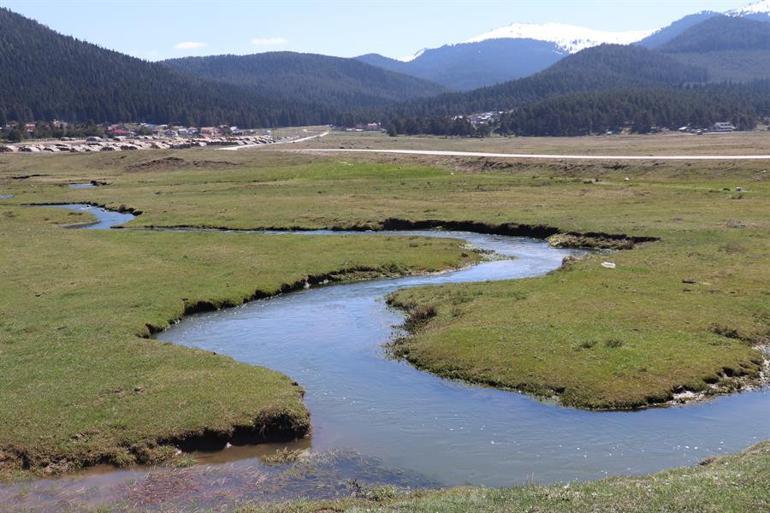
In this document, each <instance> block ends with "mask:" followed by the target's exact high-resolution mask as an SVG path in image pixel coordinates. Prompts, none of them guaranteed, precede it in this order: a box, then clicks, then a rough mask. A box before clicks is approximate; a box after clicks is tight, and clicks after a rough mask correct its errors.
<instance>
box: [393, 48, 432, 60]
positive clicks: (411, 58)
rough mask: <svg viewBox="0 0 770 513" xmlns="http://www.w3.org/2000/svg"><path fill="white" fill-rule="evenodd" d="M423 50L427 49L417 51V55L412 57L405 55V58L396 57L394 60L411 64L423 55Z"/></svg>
mask: <svg viewBox="0 0 770 513" xmlns="http://www.w3.org/2000/svg"><path fill="white" fill-rule="evenodd" d="M425 50H427V48H423V49H422V50H418V51H417V53H415V54H412V55H407V56H406V57H398V58H397V59H396V60H399V61H401V62H412V61H413V60H415V59H416V58H418V57H419V56H420V55H422V54H424V53H425Z"/></svg>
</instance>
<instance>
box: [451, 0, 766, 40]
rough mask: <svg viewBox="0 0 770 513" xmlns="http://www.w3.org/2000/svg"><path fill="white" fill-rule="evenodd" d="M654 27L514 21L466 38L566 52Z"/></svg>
mask: <svg viewBox="0 0 770 513" xmlns="http://www.w3.org/2000/svg"><path fill="white" fill-rule="evenodd" d="M768 1H770V0H768ZM653 32H654V30H634V31H626V32H607V31H602V30H594V29H590V28H586V27H579V26H577V25H568V24H565V23H544V24H541V25H538V24H534V23H513V24H511V25H508V26H506V27H500V28H497V29H494V30H491V31H489V32H486V33H484V34H481V35H479V36H476V37H472V38H470V39H468V40H467V41H465V42H466V43H478V42H480V41H486V40H489V39H534V40H536V41H547V42H550V43H554V44H555V45H556V46H558V47H559V48H560V49H562V50H563V51H564V52H567V53H576V52H579V51H580V50H584V49H586V48H590V47H592V46H598V45H601V44H605V43H611V44H631V43H635V42H637V41H640V40H642V39H644V38H645V37H647V36H649V35H650V34H652V33H653Z"/></svg>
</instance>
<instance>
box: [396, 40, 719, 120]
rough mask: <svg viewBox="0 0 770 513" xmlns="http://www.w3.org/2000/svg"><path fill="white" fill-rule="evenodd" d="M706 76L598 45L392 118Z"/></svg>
mask: <svg viewBox="0 0 770 513" xmlns="http://www.w3.org/2000/svg"><path fill="white" fill-rule="evenodd" d="M706 79H707V74H706V71H705V70H703V69H702V68H698V67H695V66H687V65H683V64H681V63H680V62H678V61H676V60H675V59H673V58H671V57H669V56H667V55H664V54H661V53H659V52H654V51H651V50H648V49H646V48H643V47H638V46H620V45H602V46H597V47H595V48H589V49H587V50H583V51H581V52H578V53H576V54H574V55H571V56H569V57H566V58H564V59H563V60H561V61H559V62H558V63H556V64H555V65H553V66H551V67H550V68H548V69H547V70H545V71H542V72H540V73H538V74H536V75H533V76H531V77H527V78H523V79H520V80H514V81H511V82H506V83H504V84H500V85H497V86H492V87H485V88H481V89H476V90H474V91H470V92H467V93H452V94H444V95H441V96H437V97H435V98H428V99H426V100H418V101H413V102H409V103H406V104H404V105H402V106H399V107H398V108H396V109H394V110H392V111H391V113H390V114H391V117H396V118H397V117H415V116H416V117H423V116H452V115H457V114H467V113H471V112H483V111H491V110H509V109H513V108H516V107H520V106H522V105H525V104H527V103H530V102H535V101H539V100H542V99H545V98H549V97H552V96H558V95H562V94H568V93H575V92H581V91H605V90H611V89H617V88H621V87H624V88H631V87H636V88H640V87H665V86H670V87H674V86H679V85H682V84H686V83H701V82H705V81H706Z"/></svg>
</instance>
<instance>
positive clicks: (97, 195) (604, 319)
mask: <svg viewBox="0 0 770 513" xmlns="http://www.w3.org/2000/svg"><path fill="white" fill-rule="evenodd" d="M333 137H337V136H329V137H328V138H326V139H325V140H320V141H317V142H314V143H308V144H311V145H312V144H317V145H318V146H328V145H329V144H338V142H335V140H334V139H332V138H333ZM344 137H347V138H348V139H346V140H349V139H350V138H352V137H353V136H344ZM366 137H370V136H366ZM424 139H425V138H414V140H413V141H411V142H410V140H407V139H402V138H398V139H396V141H395V143H393V142H391V145H392V146H395V147H401V146H402V144H415V145H416V144H424V142H423V141H424ZM350 140H352V139H350ZM700 140H704V139H703V138H701V139H700ZM363 141H365V142H364V143H361V144H363V145H372V144H381V145H384V144H386V143H387V142H388V141H390V140H389V139H388V138H385V137H380V139H378V140H377V141H376V143H370V141H369V140H368V139H363ZM415 141H416V142H415ZM439 141H443V140H439ZM450 142H451V144H452V145H453V146H458V145H460V144H461V142H460V141H453V140H450ZM396 143H398V144H396ZM493 143H494V141H493V142H488V143H484V144H493ZM436 144H437V145H439V144H438V142H437V143H436ZM463 144H465V143H463ZM467 144H468V147H467V148H465V149H469V150H473V149H475V146H476V145H478V144H481V143H477V142H475V141H468V142H467ZM521 144H534V143H531V142H530V143H527V142H521ZM571 144H579V142H575V141H573V142H572V143H571ZM646 144H648V143H646ZM688 144H689V143H688ZM439 146H440V145H439ZM291 149H292V148H283V149H281V150H280V151H275V150H269V149H259V150H246V151H240V152H220V151H213V150H207V149H206V150H185V151H177V152H169V151H150V152H121V153H116V154H90V155H10V156H1V157H0V194H4V193H10V194H14V195H15V197H14V198H11V199H5V200H0V211H2V214H1V215H2V217H0V223H2V227H3V229H2V232H1V233H2V234H1V235H0V236H2V237H3V239H4V243H3V246H2V250H0V251H1V252H2V253H0V254H1V255H2V256H0V259H2V263H3V265H2V273H3V282H4V283H6V284H7V287H6V289H7V290H8V291H9V292H8V293H5V294H4V295H3V296H2V298H0V302H1V303H0V305H1V307H0V308H1V309H2V313H3V315H2V322H3V324H4V327H3V330H2V337H3V339H2V341H1V342H0V350H1V351H2V354H3V359H2V360H0V366H2V367H3V368H2V372H0V376H2V377H0V399H1V400H2V401H3V403H4V404H11V405H13V407H12V408H4V409H3V410H2V411H1V412H0V427H2V429H0V448H2V450H3V451H5V452H6V453H11V454H27V455H29V456H26V457H28V458H30V461H31V462H32V463H33V466H35V467H41V468H45V467H46V466H49V465H50V464H51V463H55V462H59V461H61V459H62V458H66V459H67V460H68V461H71V462H75V464H80V463H89V462H93V461H101V460H107V461H115V462H120V461H123V460H125V459H129V460H130V459H132V458H133V459H137V455H138V454H139V453H140V452H141V451H139V450H138V447H140V446H141V444H148V443H150V444H152V443H154V442H157V441H158V440H163V439H170V438H174V437H178V436H183V435H185V434H189V433H196V432H202V431H204V430H205V429H209V430H214V431H227V430H228V429H232V428H233V426H241V425H244V424H249V423H251V424H252V425H253V423H254V419H255V418H258V417H259V415H260V414H261V412H276V411H279V412H288V415H287V416H284V417H282V418H290V419H292V422H296V425H297V426H299V427H300V430H302V429H306V427H307V423H308V419H307V416H306V412H305V411H304V408H303V407H302V404H301V397H300V393H299V390H298V388H297V387H295V386H292V384H291V382H290V380H289V379H288V378H285V377H282V376H279V375H277V374H275V373H272V372H270V371H268V370H265V369H258V368H252V367H247V366H243V365H239V364H236V363H234V362H233V361H232V360H229V359H227V358H222V357H220V356H215V355H210V354H203V353H200V352H196V351H192V350H188V349H183V348H180V347H176V346H173V345H168V344H162V343H159V342H155V341H153V340H151V339H146V338H143V337H144V336H146V335H147V327H146V326H147V325H148V324H150V325H153V326H159V327H161V326H164V325H165V324H166V323H167V322H168V321H170V320H172V319H176V318H178V317H179V316H180V315H182V313H183V312H184V309H185V304H186V303H190V302H195V301H210V302H213V303H214V304H217V305H229V304H238V303H240V302H241V301H243V300H244V299H246V298H249V297H251V296H252V295H253V293H254V292H255V291H256V290H260V291H263V292H267V293H270V292H275V291H277V290H280V286H281V284H285V283H293V282H296V281H298V280H301V279H302V278H303V277H305V276H307V275H310V274H323V273H330V272H334V271H345V270H350V269H356V270H361V269H367V270H369V271H373V272H417V271H424V270H433V269H441V268H447V267H451V266H456V265H462V264H463V263H464V262H467V261H468V260H469V259H471V258H474V257H473V256H472V255H468V254H467V253H465V256H463V250H462V248H461V247H460V246H459V245H458V244H456V243H453V242H449V241H422V240H420V241H419V242H418V241H406V240H401V239H397V238H394V239H384V238H375V237H371V238H359V237H356V238H355V239H354V240H350V239H346V238H345V237H335V238H323V239H321V238H313V237H299V236H298V237H296V238H295V237H292V238H288V237H287V238H284V237H281V238H276V237H269V236H258V235H251V234H250V235H238V234H233V233H164V232H152V231H146V230H142V228H147V227H153V226H197V227H219V228H242V229H246V228H332V227H340V228H350V227H357V228H361V227H371V228H378V227H381V226H382V223H383V221H384V220H386V219H402V220H411V221H421V220H443V221H475V222H480V223H485V224H486V225H488V226H490V227H495V226H498V225H502V224H506V223H523V224H529V225H547V226H550V227H555V228H558V229H559V230H561V231H563V232H580V233H586V232H601V233H611V234H628V235H632V236H646V237H657V238H659V239H660V240H659V241H658V242H654V243H647V244H642V245H637V247H636V248H635V249H633V250H630V251H622V252H616V253H612V254H595V255H591V256H589V257H587V258H585V259H582V260H580V261H577V262H573V263H571V264H569V265H568V266H566V267H565V268H563V269H561V270H559V271H557V272H554V273H552V274H550V275H549V276H547V277H544V278H540V279H531V280H522V281H511V282H499V283H493V284H464V285H452V286H446V287H438V288H422V289H413V290H409V291H406V292H403V293H399V294H397V295H396V296H395V297H394V298H393V301H394V302H395V303H396V304H398V305H400V306H402V307H404V308H406V309H407V310H410V311H412V312H418V311H423V312H424V311H430V312H431V315H429V316H426V318H425V319H423V322H420V323H417V324H416V326H415V327H414V328H415V329H414V330H413V334H412V336H410V337H407V338H406V339H405V340H403V341H400V343H399V344H398V346H397V347H396V350H397V352H398V353H399V354H401V355H403V356H405V357H406V358H407V359H408V360H409V361H411V362H413V363H414V364H416V365H418V366H419V367H421V368H424V369H426V370H430V371H432V372H435V373H437V374H440V375H444V376H451V377H460V378H464V379H467V380H471V381H475V382H479V383H485V384H489V385H493V386H498V387H503V388H511V389H517V390H522V391H525V392H529V393H533V394H537V395H544V396H549V397H556V398H557V399H559V400H561V401H562V402H563V403H564V404H567V405H570V406H577V407H585V408H612V409H617V408H636V407H643V406H647V405H650V404H654V403H659V402H661V401H666V400H669V399H671V398H672V397H673V395H674V394H675V393H676V392H681V391H684V390H689V391H695V392H700V391H705V392H710V391H714V387H716V388H718V389H719V390H721V391H725V390H730V389H733V388H737V387H740V386H743V385H744V384H749V383H753V382H756V381H757V380H758V378H759V376H760V371H761V369H762V363H763V357H762V353H761V352H760V351H759V350H758V349H757V346H759V345H760V344H766V343H767V340H768V336H770V274H768V273H767V263H768V259H767V255H768V254H770V209H769V208H768V205H770V202H769V201H770V178H768V172H767V170H766V166H767V163H764V162H740V163H730V162H699V163H688V162H678V163H662V162H655V161H650V162H637V163H633V164H629V163H625V162H620V161H619V162H602V163H598V164H597V163H591V162H559V161H554V162H517V161H494V160H490V159H468V158H417V157H415V158H411V157H393V156H373V155H371V156H354V155H343V154H340V155H323V156H321V155H312V154H297V153H295V152H292V151H290V150H291ZM450 149H451V148H450ZM89 180H97V181H99V182H104V183H106V184H107V185H105V186H100V187H96V188H93V189H86V190H72V189H70V188H69V187H68V186H67V184H68V183H71V182H82V181H89ZM736 187H740V188H741V191H737V190H736ZM79 201H87V202H94V203H99V204H105V205H108V206H110V207H113V208H118V207H120V206H121V205H122V206H126V207H130V208H134V209H137V210H140V211H141V212H142V215H141V216H139V217H138V218H137V219H136V220H135V221H133V222H132V223H131V224H130V225H129V226H127V227H126V229H123V230H112V231H110V232H90V233H89V232H84V231H76V230H65V229H62V228H61V227H60V226H57V225H58V224H62V223H70V222H73V221H74V219H73V217H77V216H72V215H70V214H68V213H66V212H62V211H56V210H53V209H52V210H47V209H30V208H28V207H25V206H23V205H24V204H28V203H46V202H79ZM605 261H611V262H613V263H615V264H616V268H615V269H607V268H605V267H603V266H602V265H601V263H602V262H605ZM353 277H355V276H353ZM183 298H186V299H183ZM433 314H435V315H433ZM300 385H301V384H300ZM234 390H237V391H239V393H232V391H234ZM243 390H247V391H249V393H246V394H244V393H240V391H243ZM126 455H127V456H126ZM474 493H482V494H486V493H497V492H474ZM501 493H503V492H501ZM517 493H518V492H517ZM458 497H459V496H458ZM452 500H455V499H452ZM457 500H460V499H459V498H457ZM640 511H641V510H640Z"/></svg>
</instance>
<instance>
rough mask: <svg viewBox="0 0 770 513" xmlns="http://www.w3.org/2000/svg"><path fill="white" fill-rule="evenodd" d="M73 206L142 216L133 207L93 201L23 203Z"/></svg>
mask: <svg viewBox="0 0 770 513" xmlns="http://www.w3.org/2000/svg"><path fill="white" fill-rule="evenodd" d="M75 205H86V206H89V207H96V208H101V209H104V210H107V211H108V212H118V213H120V214H131V215H133V216H140V215H142V213H143V212H142V211H141V210H139V209H136V208H134V207H129V206H126V205H122V204H121V205H118V206H117V207H110V206H108V205H105V204H104V203H96V202H95V201H79V202H78V203H73V202H71V201H50V202H44V203H24V204H23V206H25V207H66V206H75Z"/></svg>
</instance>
